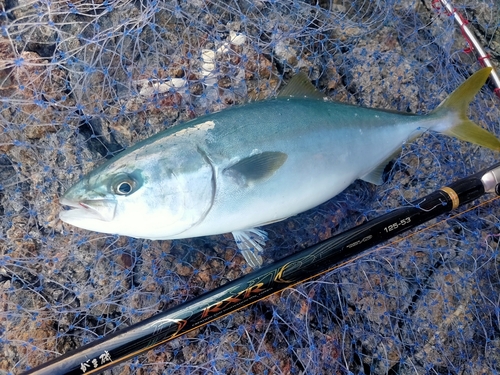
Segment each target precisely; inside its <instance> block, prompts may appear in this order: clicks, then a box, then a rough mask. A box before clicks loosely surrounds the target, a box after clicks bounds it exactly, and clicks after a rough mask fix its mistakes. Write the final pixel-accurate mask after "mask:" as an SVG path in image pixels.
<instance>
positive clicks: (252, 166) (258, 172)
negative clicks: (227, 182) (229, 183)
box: [223, 151, 288, 185]
mask: <svg viewBox="0 0 500 375" xmlns="http://www.w3.org/2000/svg"><path fill="white" fill-rule="evenodd" d="M287 158H288V156H287V155H286V154H285V153H283V152H273V151H266V152H262V153H260V154H256V155H252V156H249V157H247V158H244V159H241V160H240V161H238V162H237V163H236V164H233V165H232V166H230V167H228V168H226V169H224V171H223V173H224V174H225V175H226V176H229V177H232V178H233V179H235V181H236V182H237V183H238V184H240V185H251V184H253V183H256V182H261V181H264V180H266V179H268V178H269V177H271V176H272V175H273V174H274V173H276V171H277V170H278V169H280V167H281V166H282V165H283V164H284V163H285V161H286V159H287Z"/></svg>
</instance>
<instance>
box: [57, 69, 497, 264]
mask: <svg viewBox="0 0 500 375" xmlns="http://www.w3.org/2000/svg"><path fill="white" fill-rule="evenodd" d="M490 72H491V68H483V69H481V70H479V71H478V72H476V73H475V74H473V75H472V76H471V77H470V78H469V79H467V80H466V81H465V82H464V83H463V84H462V85H461V86H460V87H458V88H457V89H456V90H455V91H453V92H452V93H451V94H450V95H449V96H448V98H446V99H445V100H444V101H443V102H442V103H441V104H440V105H439V106H438V107H437V108H436V109H435V110H433V111H431V112H430V113H428V114H424V115H417V114H411V113H403V112H397V111H392V110H385V109H374V108H366V107H360V106H355V105H350V104H345V103H341V102H334V101H331V100H327V99H326V98H325V97H324V95H323V94H322V93H321V92H320V91H318V90H317V89H316V88H315V87H314V86H313V84H312V83H311V82H310V81H309V80H308V77H307V75H305V74H301V73H299V74H298V75H295V76H294V77H293V78H292V79H291V81H290V82H289V84H288V85H286V86H285V87H284V88H283V89H282V90H281V91H280V92H279V94H278V95H277V97H276V98H274V99H269V100H263V101H258V102H253V103H246V104H243V105H239V106H234V107H230V108H227V109H224V110H222V111H220V112H216V113H211V114H207V115H203V116H201V117H199V118H196V119H193V120H191V121H188V122H186V123H184V124H181V125H178V126H174V127H172V128H169V129H166V130H164V131H161V132H159V133H157V134H156V135H153V136H152V137H150V138H147V139H145V140H143V141H140V142H138V143H137V144H135V145H133V146H131V147H129V148H127V149H126V150H124V151H122V152H121V153H120V154H118V155H116V156H114V157H113V158H111V159H109V160H108V161H106V162H105V163H104V164H102V165H101V166H99V167H97V168H96V169H95V170H93V171H91V172H90V173H89V174H87V175H86V176H84V177H83V178H82V179H81V180H80V181H79V182H77V183H76V184H75V185H73V186H72V187H71V188H70V189H68V190H67V191H66V193H65V194H64V195H63V196H62V198H61V199H60V203H61V204H62V205H63V206H67V209H65V210H62V211H61V212H60V216H59V217H60V219H61V220H62V221H63V222H65V223H68V224H70V225H73V226H76V227H80V228H84V229H87V230H90V231H97V232H102V233H109V234H116V235H125V236H130V237H135V238H144V239H151V240H172V239H182V238H192V237H200V236H208V235H218V234H223V233H230V232H231V233H232V234H233V236H234V239H235V241H236V244H237V247H238V249H239V250H240V252H241V254H242V255H243V257H244V258H245V260H246V262H247V264H248V265H249V266H250V267H253V268H257V267H259V266H260V265H261V264H262V262H263V259H262V251H263V248H264V246H265V241H266V240H267V234H266V232H265V231H264V230H262V229H259V228H260V227H262V226H265V225H267V224H270V223H275V222H278V221H281V220H284V219H286V218H288V217H291V216H294V215H297V214H299V213H301V212H304V211H306V210H309V209H311V208H313V207H315V206H318V205H319V204H321V203H323V202H325V201H327V200H329V199H331V198H332V197H334V196H336V195H337V194H339V193H340V192H342V191H343V190H344V189H345V188H346V187H347V186H349V185H350V184H351V183H353V182H354V181H355V180H356V179H361V180H365V181H368V182H371V183H375V184H381V183H382V173H383V170H384V168H385V166H386V165H387V163H388V162H389V161H390V160H391V159H393V158H394V155H395V154H397V153H398V152H400V150H401V147H402V145H403V144H404V143H405V142H409V141H412V140H414V139H415V138H417V137H418V136H420V135H422V134H423V133H424V132H427V131H429V130H431V131H436V132H439V133H443V134H446V135H449V136H452V137H455V138H458V139H460V140H465V141H468V142H472V143H475V144H478V145H480V146H484V147H487V148H490V149H492V150H495V151H500V141H499V139H498V138H496V137H495V135H493V134H492V133H490V132H488V131H487V130H485V129H483V128H481V127H480V126H478V125H476V124H475V123H474V122H472V121H471V120H469V119H468V117H467V110H468V106H469V104H470V102H471V101H472V99H473V98H474V96H475V95H476V93H477V92H478V91H479V90H480V89H481V87H482V86H483V85H484V83H485V81H486V79H487V78H488V76H489V74H490Z"/></svg>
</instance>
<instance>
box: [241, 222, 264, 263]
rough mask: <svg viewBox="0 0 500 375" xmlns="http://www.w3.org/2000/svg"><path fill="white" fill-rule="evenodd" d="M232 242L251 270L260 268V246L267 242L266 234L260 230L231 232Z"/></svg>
mask: <svg viewBox="0 0 500 375" xmlns="http://www.w3.org/2000/svg"><path fill="white" fill-rule="evenodd" d="M233 236H234V240H235V241H236V245H237V246H238V249H239V250H240V251H241V255H243V258H245V260H246V262H247V263H248V265H249V266H250V267H252V268H259V267H260V266H262V257H261V256H260V253H261V252H262V250H263V249H262V246H264V245H265V243H266V240H267V233H266V232H264V231H263V230H260V229H254V228H251V229H247V230H238V231H234V232H233Z"/></svg>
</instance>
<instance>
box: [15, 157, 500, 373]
mask: <svg viewBox="0 0 500 375" xmlns="http://www.w3.org/2000/svg"><path fill="white" fill-rule="evenodd" d="M486 193H494V194H496V195H497V196H500V163H497V164H495V165H493V166H492V167H490V168H487V169H485V170H483V171H481V172H479V173H476V174H474V175H472V176H469V177H465V178H463V179H460V180H458V181H455V182H453V183H452V184H450V185H448V186H445V187H442V188H440V189H439V190H436V191H434V192H433V193H431V194H429V195H427V196H425V197H423V198H420V199H417V200H415V201H413V202H412V203H410V204H408V205H407V206H405V207H401V208H398V209H395V210H393V211H391V212H389V213H387V214H384V215H382V216H380V217H378V218H375V219H373V220H370V221H368V222H366V223H364V224H361V225H359V226H357V227H355V228H352V229H350V230H347V231H346V232H343V233H341V234H338V235H336V236H333V237H331V238H330V239H328V240H325V241H322V242H320V243H318V244H316V245H314V246H311V247H308V248H306V249H304V250H301V251H299V252H297V253H295V254H292V255H289V256H287V257H285V258H283V259H281V260H278V261H277V262H275V263H273V264H270V265H267V266H265V267H262V268H260V269H258V270H256V271H254V272H252V273H250V274H248V275H245V276H243V277H240V278H238V279H236V280H233V281H231V282H229V283H227V284H224V285H222V286H220V287H218V288H216V289H214V290H212V291H210V292H207V293H204V294H202V295H200V296H198V297H196V298H194V299H192V300H190V301H187V302H185V303H182V304H181V305H179V306H176V307H174V308H171V309H168V310H166V311H164V312H162V313H159V314H157V315H155V316H153V317H150V318H148V319H146V320H144V321H142V322H140V323H137V324H133V325H131V326H129V327H127V328H124V329H122V330H119V331H117V332H115V333H113V334H110V335H109V336H106V337H103V338H101V339H98V340H96V341H94V342H92V343H90V344H87V345H84V346H82V347H81V348H79V349H77V350H75V351H71V352H68V353H66V354H64V355H62V356H60V357H58V358H56V359H53V360H51V361H49V362H47V363H45V364H42V365H40V366H38V367H35V368H33V369H31V370H29V371H27V372H24V373H23V375H28V374H34V375H45V374H46V375H63V374H65V375H66V374H67V375H69V374H97V373H100V372H102V371H103V370H105V369H108V368H110V367H112V366H115V365H116V364H118V363H120V362H122V361H125V360H127V359H130V358H132V357H135V356H136V355H138V354H140V353H143V352H145V351H148V350H150V349H153V348H155V347H157V346H159V345H162V344H164V343H166V342H167V341H170V340H173V339H175V338H177V337H179V336H181V335H183V334H185V333H187V332H190V331H192V330H194V329H197V328H200V327H202V326H204V325H206V324H208V323H210V322H212V321H214V320H216V319H220V318H222V317H224V316H226V315H228V314H231V313H233V312H235V311H238V310H240V309H242V308H244V307H247V306H249V305H251V304H253V303H255V302H257V301H259V300H261V299H263V298H266V297H268V296H270V295H272V294H275V293H278V292H280V291H282V290H283V289H286V288H289V287H292V286H294V285H296V284H298V283H301V282H304V281H306V280H309V279H311V278H313V277H316V276H319V275H321V274H323V273H326V272H328V271H331V270H334V269H336V268H339V267H341V266H342V265H344V264H346V263H347V262H350V261H352V260H353V259H354V258H356V257H357V256H360V254H361V253H362V252H364V251H365V250H367V249H369V248H371V247H373V246H375V245H378V244H380V243H381V242H384V241H386V240H388V239H390V238H392V237H394V236H396V235H398V234H401V233H403V232H405V231H407V230H409V229H412V228H414V227H416V226H418V225H420V224H422V223H424V222H426V221H428V220H431V219H433V218H435V217H437V216H439V215H441V214H444V213H446V212H449V211H452V210H455V209H456V208H458V207H459V206H462V205H464V204H467V203H469V202H471V201H473V200H475V199H477V198H479V197H481V196H483V195H484V194H486Z"/></svg>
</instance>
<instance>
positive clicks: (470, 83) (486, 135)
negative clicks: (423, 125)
mask: <svg viewBox="0 0 500 375" xmlns="http://www.w3.org/2000/svg"><path fill="white" fill-rule="evenodd" d="M490 73H491V68H483V69H481V70H479V71H477V72H476V73H474V74H473V75H472V76H470V77H469V78H468V79H467V80H466V81H465V82H464V83H462V84H461V85H460V86H459V87H458V88H457V89H456V90H455V91H453V92H452V93H451V94H450V95H449V96H448V97H447V98H446V99H445V100H444V101H443V102H442V103H441V104H440V105H439V106H438V107H437V108H436V109H435V110H434V111H433V112H432V113H431V114H432V115H438V116H439V115H440V114H442V113H447V114H453V115H454V116H456V117H455V120H454V122H453V124H452V125H450V126H448V127H446V128H442V129H436V130H438V131H440V132H441V133H443V134H446V135H449V136H451V137H455V138H458V139H461V140H463V141H467V142H470V143H475V144H477V145H480V146H483V147H487V148H490V149H492V150H495V151H500V140H499V139H498V138H497V137H495V136H494V135H493V134H491V133H490V132H489V131H487V130H485V129H483V128H481V127H480V126H479V125H476V124H475V123H474V122H472V121H471V120H469V118H468V117H467V110H468V108H469V104H470V102H471V101H472V99H473V98H474V96H475V95H476V94H477V93H478V91H479V90H480V89H481V87H483V85H484V83H485V82H486V80H487V79H488V76H489V75H490Z"/></svg>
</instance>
